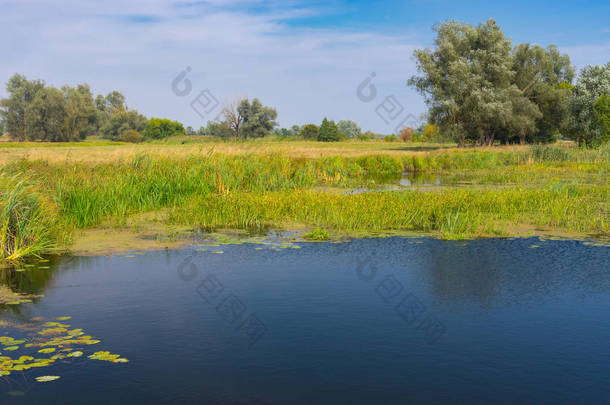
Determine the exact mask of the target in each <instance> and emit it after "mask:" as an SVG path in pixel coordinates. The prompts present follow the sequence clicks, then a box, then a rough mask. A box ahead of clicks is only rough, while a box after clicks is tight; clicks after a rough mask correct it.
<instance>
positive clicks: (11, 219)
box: [0, 179, 55, 260]
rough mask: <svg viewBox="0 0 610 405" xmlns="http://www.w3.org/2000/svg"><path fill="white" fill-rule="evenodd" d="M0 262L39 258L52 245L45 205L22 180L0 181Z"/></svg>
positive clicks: (47, 206) (51, 216) (52, 238)
mask: <svg viewBox="0 0 610 405" xmlns="http://www.w3.org/2000/svg"><path fill="white" fill-rule="evenodd" d="M0 185H1V188H0V259H3V260H18V259H21V258H23V257H27V256H39V255H40V254H42V253H44V252H46V251H47V250H48V249H50V248H51V247H53V246H54V236H55V235H53V232H52V227H53V225H52V222H51V221H52V220H53V219H52V218H53V217H54V216H55V215H54V213H53V212H52V210H51V208H50V206H49V205H48V203H45V202H44V201H43V199H42V198H41V197H40V195H39V194H38V193H37V192H36V191H35V190H34V189H33V188H32V187H31V186H28V185H27V184H26V183H25V182H24V181H16V180H7V179H0Z"/></svg>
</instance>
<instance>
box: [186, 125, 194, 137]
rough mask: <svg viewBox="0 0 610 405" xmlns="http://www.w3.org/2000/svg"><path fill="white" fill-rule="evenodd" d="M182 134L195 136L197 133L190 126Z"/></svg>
mask: <svg viewBox="0 0 610 405" xmlns="http://www.w3.org/2000/svg"><path fill="white" fill-rule="evenodd" d="M184 133H185V134H187V135H197V133H196V132H195V130H194V129H193V127H191V126H190V125H189V126H187V127H186V130H185V131H184Z"/></svg>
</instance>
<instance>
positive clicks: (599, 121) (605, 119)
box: [593, 94, 610, 143]
mask: <svg viewBox="0 0 610 405" xmlns="http://www.w3.org/2000/svg"><path fill="white" fill-rule="evenodd" d="M593 122H594V125H595V127H596V128H597V129H598V130H599V131H600V133H601V137H600V138H601V139H600V143H606V142H608V141H610V95H608V94H604V95H603V96H601V97H599V98H598V99H597V101H595V104H593Z"/></svg>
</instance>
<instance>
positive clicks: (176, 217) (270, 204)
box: [169, 186, 610, 238]
mask: <svg viewBox="0 0 610 405" xmlns="http://www.w3.org/2000/svg"><path fill="white" fill-rule="evenodd" d="M609 198H610V193H609V189H608V188H607V187H603V186H577V187H569V186H548V187H545V188H542V189H538V188H523V187H508V188H503V189H496V190H473V189H450V190H439V191H429V192H419V191H404V192H382V193H364V194H337V193H319V192H313V191H303V190H297V191H285V192H272V193H236V194H229V195H208V196H198V197H193V198H192V199H191V200H190V201H189V202H188V203H185V204H183V205H182V206H181V207H178V208H176V209H173V210H172V211H171V212H170V214H169V222H170V223H172V224H187V225H195V226H199V227H201V228H204V229H215V228H226V227H228V228H243V229H265V227H266V226H268V225H277V224H305V225H309V226H312V227H323V228H331V229H335V230H344V231H363V232H380V231H391V230H413V231H425V232H439V233H441V234H442V235H443V236H444V237H447V238H454V237H478V236H489V235H498V234H499V235H503V234H506V233H507V232H508V230H507V228H506V226H508V225H511V226H512V225H531V226H541V227H551V228H555V229H560V230H564V231H566V232H574V233H581V234H591V235H606V236H607V235H608V234H609V231H610V228H609V221H608V213H607V211H604V209H603V206H604V204H605V206H606V209H607V208H608V201H609Z"/></svg>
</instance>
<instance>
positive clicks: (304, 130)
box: [299, 124, 318, 140]
mask: <svg viewBox="0 0 610 405" xmlns="http://www.w3.org/2000/svg"><path fill="white" fill-rule="evenodd" d="M299 135H300V136H301V137H303V138H305V139H312V140H317V139H318V126H317V125H316V124H307V125H303V126H302V127H301V132H300V133H299Z"/></svg>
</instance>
